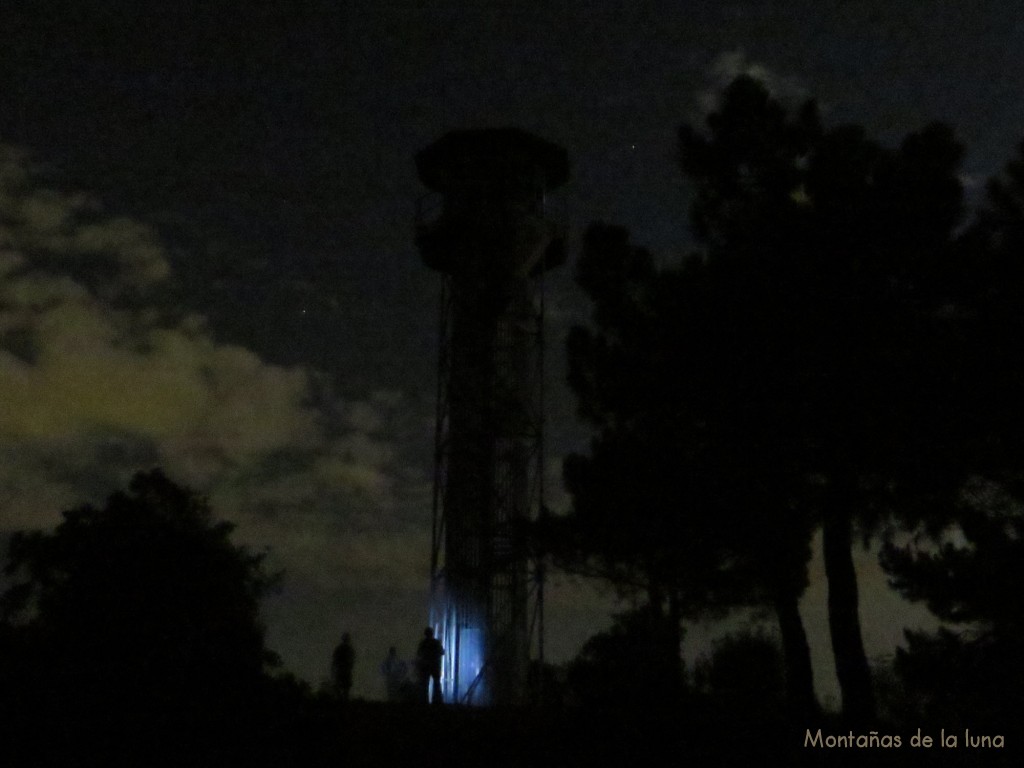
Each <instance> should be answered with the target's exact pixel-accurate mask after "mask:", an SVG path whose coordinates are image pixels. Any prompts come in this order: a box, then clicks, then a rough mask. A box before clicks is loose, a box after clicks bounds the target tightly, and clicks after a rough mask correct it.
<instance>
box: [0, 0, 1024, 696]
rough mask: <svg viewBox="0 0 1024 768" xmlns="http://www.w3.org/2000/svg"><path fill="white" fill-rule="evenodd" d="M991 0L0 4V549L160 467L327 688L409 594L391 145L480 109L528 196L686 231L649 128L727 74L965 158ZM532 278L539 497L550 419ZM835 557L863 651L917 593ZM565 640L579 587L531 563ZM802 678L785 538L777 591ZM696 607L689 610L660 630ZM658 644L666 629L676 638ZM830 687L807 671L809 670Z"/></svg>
mask: <svg viewBox="0 0 1024 768" xmlns="http://www.w3.org/2000/svg"><path fill="white" fill-rule="evenodd" d="M1022 18H1024V17H1022V15H1021V13H1020V6H1019V3H1016V2H1010V1H1009V0H1005V1H1000V2H974V3H970V4H968V3H963V2H961V1H960V0H950V1H942V0H930V1H929V2H919V1H918V0H885V1H884V2H840V1H838V0H808V1H807V2H781V1H780V0H774V1H772V0H766V1H764V2H725V1H723V2H707V3H699V2H681V1H678V0H677V1H676V2H647V1H645V0H591V1H590V2H582V0H571V1H566V2H559V3H548V2H539V1H538V2H519V3H513V2H488V3H484V2H477V3H471V2H468V0H467V1H464V2H448V1H446V0H432V2H429V3H428V2H421V1H416V2H414V1H413V0H403V1H402V2H386V1H384V2H381V1H379V0H348V1H347V2H327V1H326V0H309V1H308V2H304V3H284V2H250V3H242V2H203V3H201V2H193V1H192V0H181V1H179V2H170V3H169V2H161V3H155V2H149V1H148V0H134V1H132V0H104V2H99V1H98V0H97V1H96V2H92V1H91V0H78V1H77V2H73V1H71V0H69V1H68V2H55V1H51V0H33V2H23V3H4V4H3V5H2V6H0V36H2V47H0V544H4V545H5V542H6V539H7V537H8V536H9V533H10V532H11V531H12V530H15V529H19V528H26V527H51V526H52V525H53V524H55V523H56V522H57V521H58V519H59V512H60V510H62V509H65V508H67V507H69V506H73V505H75V504H78V503H80V502H82V501H85V500H90V499H91V500H95V501H99V500H101V499H102V498H103V497H105V496H106V495H107V494H108V493H109V492H111V491H112V490H114V489H115V488H117V487H121V486H123V485H124V483H125V482H126V480H127V478H128V477H129V476H130V475H131V474H132V472H134V471H135V470H137V469H140V468H147V467H150V466H153V465H160V466H162V467H164V468H165V469H166V471H167V472H168V474H169V475H170V476H171V477H173V478H174V479H176V480H178V481H180V482H183V483H186V484H188V485H191V486H192V487H194V488H196V489H197V490H200V491H202V492H203V493H206V494H208V495H209V498H210V501H211V503H212V505H213V507H214V510H215V512H216V513H217V514H218V515H219V516H221V517H224V518H227V519H230V520H232V521H234V522H235V523H236V524H237V526H238V527H237V531H236V538H237V540H238V541H239V542H244V543H247V544H250V545H252V546H253V547H256V548H261V547H264V546H266V547H269V548H270V552H271V558H270V564H271V566H272V567H273V568H283V569H285V571H286V576H285V582H284V584H285V585H284V587H283V589H282V591H281V592H280V593H279V594H277V595H275V596H274V597H273V598H271V599H269V600H268V601H267V603H266V606H265V609H266V610H265V618H266V622H267V625H268V640H269V645H270V646H271V647H272V648H273V649H275V650H277V651H278V652H280V653H281V654H282V655H283V657H284V660H285V664H286V666H287V668H288V669H290V670H292V671H293V672H295V673H296V674H297V675H298V676H300V677H302V678H305V679H307V680H309V681H310V682H311V683H313V684H314V685H317V684H318V683H319V682H320V680H321V679H323V678H325V677H326V676H327V672H328V666H329V657H330V650H331V648H332V647H333V645H334V644H335V643H336V642H337V639H338V637H339V636H340V634H341V632H342V631H346V630H347V631H351V632H352V634H353V638H354V641H355V644H356V647H357V653H358V654H359V657H358V662H357V669H356V683H355V691H354V693H355V694H356V695H365V696H369V697H378V696H380V695H381V692H382V690H381V681H380V679H379V675H378V673H377V665H378V664H379V662H380V661H381V660H382V659H383V657H384V654H385V653H386V651H387V647H388V646H389V645H392V644H394V645H397V646H398V648H399V652H400V653H401V654H402V655H405V656H410V655H411V654H412V650H413V647H414V644H415V641H416V638H417V636H418V634H419V631H420V629H421V628H422V626H423V624H424V621H425V618H426V609H427V587H428V585H427V578H428V568H429V523H430V489H431V483H432V478H431V466H430V454H431V450H432V440H433V412H434V398H435V394H436V357H437V341H436V327H437V302H438V294H439V287H440V279H439V277H438V275H436V274H435V273H432V272H431V271H430V270H429V269H428V268H426V267H425V266H424V265H423V264H422V263H421V261H420V259H419V256H418V254H417V252H416V249H415V246H414V244H413V223H414V212H415V206H416V201H417V198H419V197H420V196H421V195H422V194H424V193H425V191H426V190H425V189H424V188H423V187H422V186H421V184H420V183H419V181H418V179H417V178H416V172H415V166H414V161H413V158H414V155H415V153H416V152H417V150H419V149H421V148H422V147H424V146H426V145H427V144H429V143H431V142H432V141H434V140H435V139H437V138H439V137H440V136H441V135H443V134H444V133H445V132H446V131H448V130H450V129H453V128H466V127H487V126H506V125H514V126H518V127H521V128H524V129H526V130H529V131H533V132H535V133H537V134H539V135H540V136H542V137H544V138H546V139H549V140H551V141H554V142H556V143H559V144H561V145H562V146H564V147H566V149H567V150H568V152H569V157H570V160H571V163H572V180H571V182H570V184H569V185H568V186H567V188H566V189H565V190H563V191H561V192H560V193H559V194H557V195H554V196H553V197H554V199H553V205H552V207H551V211H552V213H553V215H555V216H557V217H561V218H563V219H564V220H565V221H566V222H567V223H568V224H569V226H570V232H571V233H572V235H573V240H572V243H571V245H570V247H571V250H570V254H571V258H574V256H575V254H576V251H577V247H576V246H577V245H578V242H579V234H580V232H581V230H582V228H583V227H584V226H585V225H586V224H587V223H588V222H591V221H594V220H604V221H607V222H611V223H617V224H622V225H625V226H627V227H629V228H630V229H631V230H632V232H633V239H634V242H637V243H639V244H644V245H647V246H649V247H650V248H652V249H653V250H654V251H655V254H656V256H657V258H658V260H659V263H661V264H665V265H667V264H672V263H675V262H676V261H677V260H678V259H679V258H680V256H681V255H682V254H684V253H685V252H686V251H687V250H688V248H689V247H690V244H689V236H688V233H687V215H686V210H687V194H688V193H687V189H686V186H685V183H684V182H683V179H682V176H681V173H680V172H679V170H678V166H677V163H676V146H675V135H676V130H677V128H678V126H679V125H680V124H681V123H683V122H693V121H697V120H700V119H701V116H702V115H703V114H705V113H706V112H707V111H708V110H709V109H710V108H712V107H713V106H714V99H715V94H716V92H717V90H718V89H720V88H721V87H722V86H723V85H724V84H726V83H727V82H729V81H730V80H731V79H732V78H733V77H734V76H735V75H737V74H739V73H741V72H747V73H750V74H753V75H755V76H757V77H760V78H761V79H763V80H765V81H766V82H767V83H768V84H769V85H770V87H771V88H772V89H773V91H774V92H775V93H776V94H777V95H778V96H779V97H780V98H781V99H783V100H784V101H785V102H787V103H790V104H795V103H797V102H799V101H800V100H802V99H804V98H807V97H811V96H813V97H816V98H817V99H819V102H820V104H821V107H822V112H823V115H824V118H825V120H826V122H827V123H829V124H835V123H841V122H846V121H857V122H861V123H863V124H865V125H866V126H867V128H868V129H869V131H870V132H871V133H873V134H874V135H876V136H879V137H881V138H882V139H884V140H886V141H891V142H895V141H898V140H899V138H900V137H901V136H902V135H904V134H905V133H907V132H908V131H910V130H914V129H916V128H919V127H921V126H922V125H923V124H925V123H926V122H928V121H930V120H932V119H941V120H944V121H946V122H949V123H951V124H952V125H953V126H954V127H955V129H956V131H957V134H958V136H959V137H960V138H961V139H962V140H963V141H965V142H966V144H967V146H968V150H969V151H968V156H967V160H966V162H965V166H964V172H965V175H964V181H965V184H966V185H967V190H968V199H970V200H973V199H977V196H978V192H979V190H980V188H981V185H982V183H983V181H984V179H985V178H986V177H987V176H989V175H991V174H993V173H995V172H997V171H998V170H999V168H1000V167H1001V166H1002V165H1003V163H1004V162H1005V161H1006V160H1008V159H1009V158H1010V157H1011V155H1012V153H1013V148H1014V147H1015V145H1016V143H1017V142H1018V141H1020V139H1021V138H1022V137H1024V61H1022V58H1024V54H1022V51H1024V22H1022V20H1021V19H1022ZM571 273H572V269H571V263H570V266H569V267H564V268H562V270H561V271H560V272H558V273H554V274H552V275H551V277H550V279H549V280H548V286H547V288H548V299H547V305H548V308H549V310H550V312H549V318H548V320H549V333H548V338H549V339H550V345H549V349H548V355H547V359H548V363H549V366H548V369H549V373H550V377H551V382H552V383H551V386H550V388H549V389H550V391H551V395H550V398H549V430H548V454H549V456H551V466H550V467H549V471H550V474H551V478H552V481H551V482H550V483H549V487H551V488H552V489H553V490H552V492H551V498H550V499H549V503H550V504H551V506H553V507H555V508H556V509H558V508H564V507H565V504H566V500H565V498H564V495H563V494H561V493H560V491H559V490H558V479H559V477H560V460H561V456H562V455H564V453H565V452H566V451H568V450H573V449H581V448H583V447H584V446H585V444H586V443H585V441H586V432H585V431H584V430H583V428H582V427H580V426H579V425H577V424H576V423H575V420H574V417H573V401H572V398H571V395H570V393H569V392H568V391H567V389H566V387H565V386H564V384H563V383H562V382H563V380H564V363H563V359H562V358H563V348H564V343H563V340H564V335H565V332H566V330H567V329H568V327H569V325H570V324H571V323H573V322H580V321H582V320H583V319H585V318H586V312H587V307H586V306H585V304H584V303H583V302H582V300H581V298H579V297H578V296H577V295H576V294H575V293H574V291H573V286H572V281H571V276H572V274H571ZM859 557H860V560H861V564H862V566H863V567H862V613H863V614H864V616H865V621H866V626H865V635H866V642H867V645H868V652H869V654H883V653H890V652H891V651H892V648H893V644H894V643H895V642H896V641H897V640H898V639H899V638H900V630H901V628H902V626H903V625H904V624H905V623H914V622H916V621H920V620H921V618H922V616H923V614H921V613H918V612H910V611H909V610H907V609H906V608H905V607H904V606H902V605H901V604H900V603H899V602H898V601H897V600H896V598H894V597H892V596H890V595H888V594H886V593H885V590H884V579H883V577H882V576H881V574H880V573H879V572H878V570H877V568H876V567H872V566H871V564H872V563H873V560H874V556H873V555H872V554H871V553H868V552H865V553H861V554H860V555H859ZM556 581H557V583H559V584H561V586H560V587H559V588H556V589H555V590H554V595H553V599H552V600H551V601H550V603H549V605H548V614H547V620H548V627H549V634H548V637H547V646H548V649H549V652H550V654H551V656H552V658H553V659H554V660H556V661H560V660H566V659H567V658H569V657H571V655H572V654H574V653H575V652H576V650H578V648H579V645H580V644H581V643H582V641H583V640H584V639H585V638H586V637H587V636H588V635H589V634H591V633H593V632H594V631H597V630H599V629H601V628H603V627H604V626H606V625H607V623H608V618H607V616H608V606H609V603H610V600H609V599H608V598H606V597H605V598H602V597H601V596H600V595H598V594H597V593H596V592H595V591H594V590H593V589H590V588H582V587H578V586H573V584H571V583H570V582H569V580H568V579H565V578H564V577H558V578H557V580H556ZM804 618H805V621H806V622H807V624H808V630H809V633H810V635H811V642H812V643H813V645H814V654H815V659H816V662H820V664H819V674H818V677H819V685H820V686H822V690H823V691H824V692H825V693H826V696H828V695H830V694H829V691H831V690H832V685H833V684H832V683H831V681H830V675H831V672H830V671H828V670H827V664H826V661H827V657H828V653H829V648H828V641H827V637H826V635H825V629H824V628H825V620H824V589H823V584H822V575H821V573H820V563H818V562H817V561H816V562H815V564H814V577H813V583H812V587H811V589H810V590H809V592H808V595H807V598H806V600H805V603H804ZM700 636H703V630H700V631H698V632H696V633H695V637H700ZM688 649H689V650H688V653H689V658H688V661H692V653H693V652H694V650H695V648H694V643H692V642H691V643H690V644H689V646H688ZM832 695H834V694H832Z"/></svg>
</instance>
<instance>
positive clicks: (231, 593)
mask: <svg viewBox="0 0 1024 768" xmlns="http://www.w3.org/2000/svg"><path fill="white" fill-rule="evenodd" d="M232 528H233V526H232V525H231V524H229V523H225V522H216V521H214V520H213V519H212V515H211V512H210V509H209V507H208V505H207V503H206V501H205V500H204V499H202V498H200V497H199V496H197V495H196V494H195V493H193V492H192V491H190V490H188V489H186V488H182V487H180V486H178V485H176V484H175V483H173V482H171V481H170V480H169V479H168V478H167V477H165V476H164V475H163V474H162V473H161V472H160V471H159V470H153V471H150V472H144V473H139V474H136V475H135V476H134V478H133V479H132V480H131V483H130V485H129V489H128V491H127V492H117V493H114V494H113V495H111V496H110V497H109V498H108V499H107V501H106V503H105V505H104V506H103V507H101V508H96V507H93V506H91V505H85V506H82V507H79V508H76V509H72V510H69V511H66V512H64V513H63V520H62V522H61V523H60V524H59V525H58V526H57V527H56V528H55V529H54V530H53V531H51V532H41V531H36V532H21V533H18V534H16V535H15V536H14V538H13V539H12V541H11V543H10V549H9V557H8V562H7V563H6V565H5V568H4V572H5V574H6V575H7V576H8V578H9V582H10V586H8V588H7V589H6V590H5V591H4V593H3V595H2V598H0V611H2V613H0V619H2V621H0V625H2V627H3V634H4V635H5V637H6V638H7V641H8V642H9V643H10V644H11V645H12V646H13V647H14V650H15V653H14V654H13V657H11V658H8V659H7V660H6V662H7V663H6V667H7V668H6V670H5V674H6V675H7V676H8V677H13V678H15V679H16V680H17V681H19V682H20V685H19V686H18V689H19V690H21V691H22V693H23V694H24V695H25V696H26V697H27V698H28V699H33V697H34V701H30V702H29V703H30V704H32V705H34V706H35V707H42V711H43V712H48V713H49V716H51V717H55V716H56V717H59V716H61V715H69V716H76V717H77V716H81V715H82V714H83V713H86V714H88V713H89V712H110V711H116V712H131V713H139V712H152V713H158V712H165V713H167V712H178V711H181V710H182V709H183V708H187V709H189V710H191V711H209V710H210V709H211V708H217V707H221V706H233V705H232V704H229V702H234V703H235V704H237V703H238V702H239V701H240V700H242V699H243V698H244V697H245V696H246V695H248V694H251V693H252V692H253V691H254V689H255V687H256V686H257V685H259V684H260V682H261V681H262V680H263V676H264V670H265V668H266V667H267V665H268V664H273V663H276V657H275V656H274V655H273V654H272V653H270V652H268V651H267V649H266V648H265V647H264V640H263V636H264V635H263V627H262V625H261V624H260V621H259V616H258V609H259V600H260V598H261V596H263V595H264V594H265V592H266V590H267V589H268V587H269V586H270V585H271V583H272V581H273V580H272V579H271V578H270V577H268V576H267V575H266V574H265V573H264V571H263V568H262V561H263V555H260V554H253V553H250V552H248V551H247V550H245V549H244V548H241V547H238V546H235V545H233V544H232V543H231V541H230V538H229V537H230V533H231V531H232ZM23 703H24V702H23Z"/></svg>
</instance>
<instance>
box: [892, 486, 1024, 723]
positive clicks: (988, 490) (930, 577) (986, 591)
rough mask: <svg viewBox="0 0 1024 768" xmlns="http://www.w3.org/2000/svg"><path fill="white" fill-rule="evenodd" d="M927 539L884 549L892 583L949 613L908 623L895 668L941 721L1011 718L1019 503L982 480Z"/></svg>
mask: <svg viewBox="0 0 1024 768" xmlns="http://www.w3.org/2000/svg"><path fill="white" fill-rule="evenodd" d="M946 534H947V535H946V536H944V537H941V538H940V539H939V542H938V543H935V541H934V539H933V540H932V541H933V544H932V546H930V547H929V546H926V545H924V544H923V543H922V542H920V541H919V542H918V543H912V544H908V545H905V546H902V547H897V546H894V545H892V544H890V545H888V546H887V547H886V548H885V549H884V550H883V556H882V563H883V566H884V567H885V569H886V571H887V572H888V573H889V575H890V581H891V584H892V585H893V586H894V587H895V588H896V589H898V590H899V591H900V592H901V593H902V594H903V595H904V597H906V598H908V599H910V600H914V601H923V602H925V603H926V604H927V606H928V608H929V610H931V611H932V613H934V614H935V615H936V616H937V617H939V618H940V619H942V620H943V621H944V622H946V626H945V627H943V628H941V629H940V630H939V631H938V632H936V633H932V634H929V633H926V632H909V631H908V632H907V633H906V637H907V647H906V648H900V649H898V650H897V657H896V670H897V673H898V674H899V675H900V677H901V679H902V680H903V681H904V683H905V684H906V685H907V686H908V687H909V688H910V689H911V690H912V691H913V692H914V693H916V694H917V695H918V697H919V699H920V709H919V712H918V713H917V714H918V715H919V716H921V717H923V718H926V719H928V720H930V721H931V722H938V721H939V720H943V721H945V722H961V723H981V722H985V723H986V724H987V725H995V724H1005V725H1014V724H1016V723H1018V722H1019V721H1020V716H1021V714H1022V713H1024V695H1022V693H1021V691H1022V684H1024V663H1022V661H1021V658H1020V639H1021V637H1022V636H1024V599H1022V598H1021V594H1020V589H1019V585H1020V583H1021V579H1024V512H1022V507H1021V503H1020V501H1019V500H1018V499H1015V498H1013V497H1010V496H1009V495H1008V494H1007V492H1006V489H1005V488H1002V487H1000V486H997V485H994V484H992V483H990V482H982V481H980V480H979V481H978V482H977V483H976V484H975V487H974V488H973V489H971V490H970V491H969V492H968V493H966V494H965V498H964V503H963V509H962V510H961V512H960V514H959V515H958V521H957V524H956V525H955V526H953V527H951V528H950V529H948V530H947V531H946Z"/></svg>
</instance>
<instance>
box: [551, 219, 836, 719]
mask: <svg viewBox="0 0 1024 768" xmlns="http://www.w3.org/2000/svg"><path fill="white" fill-rule="evenodd" d="M577 280H578V282H579V284H580V285H581V286H582V287H583V288H584V290H586V291H587V293H588V294H589V295H590V297H591V298H592V300H593V302H594V324H595V326H596V328H595V329H593V330H591V329H586V328H575V329H573V331H572V333H571V334H570V338H569V363H570V383H571V385H572V387H573V389H574V390H575V392H576V394H577V397H578V402H579V410H580V414H581V415H582V416H583V417H584V418H585V419H586V420H587V421H589V422H590V423H591V424H593V425H594V426H596V427H597V428H598V433H597V435H596V436H595V438H594V439H593V441H592V443H591V450H590V453H589V455H586V456H584V455H573V456H570V457H568V458H567V460H566V462H565V467H564V475H565V480H566V486H567V489H568V490H569V492H570V493H571V495H572V497H573V510H572V513H571V514H570V515H569V516H568V517H567V518H566V519H564V520H562V521H560V523H561V526H560V527H561V532H562V538H561V540H560V541H559V542H558V545H557V546H556V550H557V552H558V553H559V554H560V555H561V561H562V564H563V566H567V567H570V568H572V569H574V570H576V571H582V572H584V573H590V574H591V575H596V576H599V577H601V578H604V579H606V580H608V581H610V582H611V583H613V584H615V585H617V586H618V587H619V588H620V589H623V590H632V591H634V592H640V593H642V594H645V595H646V597H647V602H648V606H649V607H650V608H651V609H652V610H654V611H664V613H665V615H666V619H667V621H666V626H674V627H676V628H677V629H676V632H675V635H674V639H673V640H667V641H666V644H665V646H664V650H663V653H664V654H665V655H666V657H667V660H666V663H665V669H669V668H670V666H669V664H670V663H672V664H674V665H675V667H676V668H678V667H679V662H678V653H679V647H678V641H679V632H678V627H679V622H680V620H681V619H682V618H683V617H685V616H688V615H694V614H696V613H706V612H707V611H709V610H711V611H718V610H724V609H726V608H728V607H731V606H735V605H738V604H749V603H758V604H763V603H767V604H769V605H772V606H774V608H775V609H776V611H777V614H778V616H779V623H780V626H781V627H782V628H783V637H784V647H785V651H786V653H785V655H786V661H787V668H788V675H787V683H788V686H789V699H790V702H791V704H792V705H793V706H794V707H795V708H796V709H799V710H800V711H811V710H814V709H815V708H816V704H815V702H814V692H813V680H812V675H811V664H810V655H809V648H808V645H807V640H806V635H805V633H804V629H803V624H802V621H801V619H800V615H799V612H798V610H797V602H798V599H799V596H800V594H801V593H802V592H803V589H804V587H805V585H806V580H807V575H806V563H807V561H808V560H809V558H810V547H809V540H810V525H809V521H808V519H807V518H806V515H805V513H804V511H803V509H802V508H800V507H799V506H798V505H795V504H794V503H793V499H792V498H791V494H792V488H793V483H792V482H791V479H787V478H784V472H783V470H782V468H780V466H779V462H778V460H777V455H778V452H779V448H778V446H776V445H775V444H774V442H773V438H774V434H775V433H776V432H777V430H776V428H775V427H774V425H772V424H771V422H770V420H765V419H764V418H763V417H764V416H765V415H767V414H768V411H766V410H764V409H760V410H753V411H751V410H750V409H749V405H750V403H751V402H752V401H751V400H750V398H749V396H748V395H747V394H746V393H745V392H744V390H745V389H746V387H747V386H748V383H746V382H744V381H743V380H742V379H741V378H737V377H735V376H734V375H733V374H734V373H735V372H736V371H737V367H738V366H739V365H740V360H741V359H742V357H743V355H740V356H738V357H736V356H732V355H730V354H723V349H728V348H729V341H728V339H729V336H730V334H731V333H732V328H733V327H734V326H735V322H734V321H733V320H731V319H729V318H728V317H726V316H725V315H723V311H724V312H726V313H728V312H729V311H731V310H740V311H742V305H739V304H735V303H733V304H730V303H729V302H728V301H726V300H725V297H726V295H727V294H728V292H729V291H731V290H733V286H732V285H730V284H727V283H725V282H723V281H720V280H715V279H714V278H713V276H712V274H711V273H710V271H709V269H708V267H707V266H706V265H704V264H702V263H701V262H699V261H696V260H692V261H690V262H688V263H687V264H686V266H685V267H684V268H683V269H681V270H663V271H661V272H657V273H656V272H655V271H654V269H653V266H652V262H651V259H650V256H649V255H648V254H647V253H646V252H645V251H644V250H643V249H636V248H634V247H632V246H631V245H630V244H629V236H628V233H627V232H626V231H625V230H624V229H621V228H618V227H612V226H605V225H594V226H592V227H591V228H590V229H589V230H588V232H587V235H586V238H585V244H584V250H583V253H582V255H581V258H580V261H579V264H578V274H577ZM749 351H751V352H753V351H755V350H754V349H753V348H751V349H750V350H749ZM729 387H733V388H734V389H733V391H732V392H727V391H726V390H728V389H729ZM556 527H557V526H556Z"/></svg>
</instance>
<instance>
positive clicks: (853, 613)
mask: <svg viewBox="0 0 1024 768" xmlns="http://www.w3.org/2000/svg"><path fill="white" fill-rule="evenodd" d="M836 501H837V502H838V504H837V505H836V506H834V507H833V508H832V509H830V510H828V513H827V514H826V518H825V523H824V527H823V532H824V550H825V575H826V576H827V577H828V628H829V632H830V634H831V636H832V654H833V656H834V657H835V665H836V676H837V677H838V678H839V687H840V689H841V690H842V695H843V714H844V715H845V716H846V717H847V718H849V719H850V721H851V722H853V723H859V724H869V723H870V722H871V721H873V720H874V716H875V697H874V693H873V692H872V687H871V669H870V668H869V667H868V659H867V655H866V654H865V653H864V642H863V639H862V637H861V630H860V616H859V614H858V599H857V573H856V571H855V570H854V567H853V552H852V545H853V531H852V527H853V526H852V521H851V519H850V514H849V513H848V512H847V511H846V510H845V509H844V507H846V506H848V505H849V503H850V501H849V499H838V500H836ZM837 507H838V508H837Z"/></svg>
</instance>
